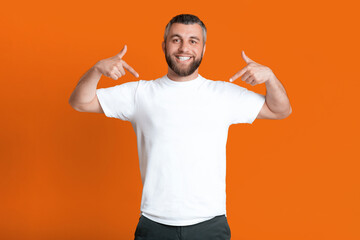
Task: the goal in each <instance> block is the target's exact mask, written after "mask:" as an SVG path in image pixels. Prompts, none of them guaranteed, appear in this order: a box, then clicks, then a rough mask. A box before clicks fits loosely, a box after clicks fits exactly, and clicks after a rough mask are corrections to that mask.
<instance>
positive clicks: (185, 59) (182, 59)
mask: <svg viewBox="0 0 360 240" xmlns="http://www.w3.org/2000/svg"><path fill="white" fill-rule="evenodd" d="M176 58H177V59H179V60H180V62H184V61H188V60H189V59H190V58H191V57H180V56H176Z"/></svg>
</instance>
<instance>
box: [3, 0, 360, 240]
mask: <svg viewBox="0 0 360 240" xmlns="http://www.w3.org/2000/svg"><path fill="white" fill-rule="evenodd" d="M358 10H359V5H356V1H347V0H344V1H310V0H304V1H265V0H257V1H252V0H245V1H244V0H242V1H239V0H237V1H221V2H219V1H216V2H208V1H164V0H155V1H149V2H148V1H142V2H139V1H106V0H104V1H58V2H51V1H17V2H14V3H9V2H7V3H6V4H5V3H2V7H1V9H0V19H1V21H0V26H1V39H0V41H1V44H0V48H1V54H0V61H1V65H0V71H1V87H2V91H1V95H0V104H1V105H0V106H1V112H2V113H1V144H0V146H1V151H0V158H1V161H0V194H1V195H0V239H9V240H10V239H22V240H27V239H37V240H42V239H54V240H55V239H77V240H79V239H87V240H91V239H109V240H112V239H133V236H134V232H135V228H136V225H137V222H138V219H139V214H140V201H141V190H142V185H141V178H140V171H139V165H138V156H137V147H136V136H135V133H134V131H133V129H132V127H131V124H130V122H125V121H121V120H118V119H111V118H106V117H105V115H103V114H95V113H80V112H76V111H75V110H74V109H72V108H71V106H70V105H69V104H68V99H69V97H70V94H71V93H72V91H73V90H74V88H75V86H76V84H77V82H78V81H79V79H80V77H81V76H82V75H83V74H84V73H85V72H86V71H87V70H88V69H89V68H90V67H92V66H93V65H94V64H95V63H96V62H97V61H99V60H101V59H104V58H108V57H111V56H113V55H115V54H117V53H118V52H119V51H120V50H121V49H122V48H123V46H124V44H127V45H128V52H127V53H126V55H125V57H124V59H125V61H127V63H129V64H130V65H131V66H132V67H134V69H135V70H136V71H137V72H139V74H140V79H144V80H150V79H156V78H158V77H161V76H163V75H165V74H166V71H167V65H166V62H165V58H164V55H163V52H162V50H161V41H162V37H163V31H164V28H165V25H166V24H167V23H168V21H169V20H170V19H171V18H172V17H173V16H175V15H177V14H179V13H192V14H195V15H198V16H199V17H200V18H201V19H202V20H203V21H204V23H205V24H206V26H207V28H208V41H207V49H206V54H205V56H204V59H203V62H202V65H201V66H200V71H199V72H200V74H202V75H203V76H204V77H206V78H209V79H213V80H224V81H227V80H228V79H229V78H230V77H231V76H232V75H233V74H234V73H236V72H237V71H238V70H240V69H241V68H242V67H244V66H245V63H244V61H243V60H242V58H241V50H245V53H246V54H247V55H248V56H249V57H250V58H252V59H253V60H255V61H257V62H258V63H261V64H264V65H266V66H269V67H270V68H271V69H272V70H273V72H274V73H275V74H276V76H277V77H278V78H279V80H280V81H281V82H282V83H283V85H284V86H285V89H286V91H287V93H288V96H289V98H290V102H291V104H292V108H293V113H292V114H291V115H290V117H288V118H286V119H284V120H277V121H274V120H256V121H255V122H254V123H253V124H252V125H248V124H237V125H232V126H231V127H230V131H229V138H228V144H227V211H228V221H229V225H230V228H231V233H232V239H242V240H250V239H251V240H260V239H261V240H264V239H267V240H270V239H271V240H272V239H274V240H275V239H276V240H282V239H284V240H289V239H292V240H298V239H299V240H300V239H301V240H305V239H306V240H312V239H314V240H315V239H316V240H320V239H326V240H329V239H337V240H338V239H344V240H355V239H360V230H359V227H360V207H359V203H360V191H359V190H360V188H359V187H360V184H359V183H360V178H359V170H360V169H359V159H360V158H359V141H358V140H357V139H358V134H359V127H358V125H357V124H356V123H357V122H358V120H356V119H358V114H357V112H358V109H357V107H358V103H359V101H358V98H357V97H356V94H357V93H358V92H359V90H358V88H359V80H360V79H359V71H358V64H359V60H358V57H359V54H360V51H359V46H358V44H359V42H360V41H359V40H360V39H359V36H358V32H359V23H360V21H359V18H358V16H359V13H358ZM134 80H136V79H135V78H134V77H133V76H132V75H131V74H129V73H127V75H126V76H125V77H123V78H121V79H120V80H118V81H114V80H112V79H110V78H107V77H104V76H103V77H102V78H101V80H100V82H99V85H98V88H100V87H110V86H114V85H116V84H120V83H124V82H127V81H134ZM235 84H239V85H241V86H243V87H246V88H248V89H250V90H252V91H255V92H258V93H261V94H265V93H266V90H265V86H264V84H263V85H257V86H254V87H253V86H251V85H247V84H246V83H244V82H242V81H241V80H240V79H238V80H237V81H235Z"/></svg>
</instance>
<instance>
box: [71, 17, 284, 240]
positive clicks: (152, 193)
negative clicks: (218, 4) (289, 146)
mask: <svg viewBox="0 0 360 240" xmlns="http://www.w3.org/2000/svg"><path fill="white" fill-rule="evenodd" d="M206 32H207V31H206V27H205V25H204V23H203V22H202V21H201V20H200V19H199V18H197V17H196V16H194V15H189V14H182V15H178V16H176V17H174V18H173V19H172V20H171V21H170V22H169V23H168V25H167V26H166V29H165V34H164V42H163V43H162V48H163V51H164V53H165V58H166V62H167V63H168V66H169V67H168V73H167V74H166V75H165V76H163V77H161V78H158V79H156V80H148V81H145V80H139V81H133V82H126V83H123V84H120V85H116V86H114V87H110V88H101V89H96V87H97V83H98V82H99V80H100V77H101V75H105V76H107V77H111V78H113V79H115V80H117V79H118V78H120V77H122V76H123V75H125V70H124V69H126V70H127V71H129V72H130V73H132V74H133V75H134V76H135V77H139V74H138V73H137V72H136V71H135V70H134V69H133V68H132V67H130V66H129V65H128V64H127V63H126V62H125V61H124V60H123V56H124V55H125V53H126V51H127V48H126V45H125V47H124V48H123V50H122V51H121V52H120V53H119V54H117V55H116V56H114V57H111V58H108V59H104V60H101V61H99V62H98V63H96V64H95V66H94V67H92V68H91V69H90V70H89V71H88V72H87V73H85V75H84V76H83V77H82V78H81V79H80V81H79V83H78V85H77V86H76V88H75V90H74V92H73V93H72V95H71V97H70V100H69V103H70V104H71V106H72V107H73V108H74V109H76V110H77V111H80V112H97V113H105V115H106V116H107V117H113V118H119V119H121V120H126V121H130V122H131V124H132V126H133V128H134V130H135V133H136V136H137V145H138V154H139V166H140V172H141V178H142V183H143V192H142V199H141V209H140V210H141V214H140V215H141V217H140V219H139V223H138V225H137V227H136V230H135V240H140V239H147V240H148V239H156V240H162V239H186V240H195V239H206V240H212V239H214V240H215V239H230V236H231V232H230V228H229V225H228V222H227V218H226V192H225V176H226V141H227V134H228V128H229V126H230V125H231V124H236V123H252V122H253V121H254V120H255V119H256V118H262V119H283V118H286V117H287V116H288V115H289V114H290V113H291V106H290V103H289V99H288V97H287V95H286V92H285V89H284V88H283V86H282V85H281V83H280V81H279V80H278V79H277V78H276V77H275V75H274V74H273V72H272V71H271V69H270V68H268V67H266V66H263V65H261V64H258V63H256V62H254V61H253V60H251V59H250V58H248V57H247V56H246V55H245V53H244V52H242V57H243V59H244V60H245V62H246V63H247V66H246V67H244V68H243V69H241V70H240V71H239V72H237V73H236V74H235V75H234V76H233V77H232V78H231V79H230V81H234V80H235V79H237V78H239V77H241V79H242V80H243V81H245V82H246V83H248V84H251V85H256V84H261V83H265V84H266V89H267V93H266V96H263V95H261V94H257V93H254V92H252V91H248V90H247V89H246V88H242V87H240V86H238V85H236V84H233V83H230V82H227V81H226V82H225V81H213V80H208V79H205V78H204V77H202V76H201V75H199V74H198V67H199V65H200V63H201V60H202V57H203V56H204V53H205V47H206V45H205V44H206Z"/></svg>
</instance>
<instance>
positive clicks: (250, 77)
mask: <svg viewBox="0 0 360 240" xmlns="http://www.w3.org/2000/svg"><path fill="white" fill-rule="evenodd" d="M241 56H242V58H243V59H244V60H245V62H246V63H247V65H246V66H245V67H244V68H243V69H241V70H240V71H238V72H237V73H236V74H235V75H234V76H232V77H231V78H230V82H233V81H235V80H236V79H237V78H239V77H240V76H241V80H243V81H244V82H246V83H248V84H250V85H252V86H255V85H256V84H261V83H264V82H266V81H269V80H270V81H271V80H272V79H275V78H276V76H275V74H274V73H273V72H272V71H271V69H270V68H269V67H266V66H264V65H261V64H259V63H257V62H255V61H253V60H251V59H250V58H249V57H248V56H246V55H245V52H244V51H242V52H241Z"/></svg>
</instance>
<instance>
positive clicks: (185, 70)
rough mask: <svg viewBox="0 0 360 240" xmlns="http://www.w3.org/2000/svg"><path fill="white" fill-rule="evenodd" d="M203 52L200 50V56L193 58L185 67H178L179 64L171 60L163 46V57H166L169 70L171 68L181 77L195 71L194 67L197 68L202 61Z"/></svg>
mask: <svg viewBox="0 0 360 240" xmlns="http://www.w3.org/2000/svg"><path fill="white" fill-rule="evenodd" d="M203 52H204V51H202V52H201V57H200V59H197V60H196V59H194V60H193V61H192V62H191V63H190V64H189V66H188V67H186V68H180V67H179V64H178V63H177V62H176V61H175V60H173V59H172V58H171V56H170V55H168V54H167V51H166V47H165V58H166V62H167V64H168V66H169V67H170V68H171V70H173V71H174V72H175V73H176V74H177V75H179V76H181V77H186V76H189V75H191V74H192V73H194V72H195V71H196V69H198V67H199V66H200V63H201V61H202V58H203Z"/></svg>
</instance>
